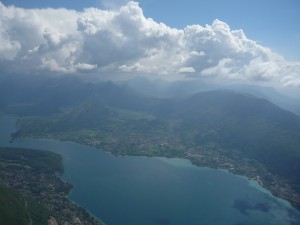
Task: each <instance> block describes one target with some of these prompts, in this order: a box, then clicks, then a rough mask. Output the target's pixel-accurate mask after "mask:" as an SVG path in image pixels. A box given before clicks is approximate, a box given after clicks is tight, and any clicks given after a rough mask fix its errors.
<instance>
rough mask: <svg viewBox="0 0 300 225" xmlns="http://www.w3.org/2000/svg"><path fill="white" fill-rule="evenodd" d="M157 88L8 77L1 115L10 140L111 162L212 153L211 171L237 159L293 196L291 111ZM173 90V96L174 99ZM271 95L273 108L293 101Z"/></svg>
mask: <svg viewBox="0 0 300 225" xmlns="http://www.w3.org/2000/svg"><path fill="white" fill-rule="evenodd" d="M141 83H144V84H143V85H142V84H141ZM138 84H140V87H139V88H136V87H137V86H138ZM160 84H161V85H160V86H159V85H157V83H155V82H151V81H148V80H144V79H140V80H134V81H132V80H131V81H126V82H119V83H114V82H111V81H108V82H101V83H97V82H95V83H91V82H83V81H81V80H80V79H77V78H45V79H35V82H34V83H33V82H22V81H20V80H13V78H7V79H4V80H2V82H0V90H1V95H0V106H1V107H0V111H1V113H3V114H14V115H17V116H18V117H19V118H20V119H19V122H18V128H19V130H18V131H17V132H16V133H15V134H14V136H13V137H14V138H20V137H23V138H28V137H31V138H41V137H42V138H56V139H61V140H72V141H75V142H79V143H83V144H89V145H93V146H96V147H99V148H102V149H104V150H107V151H110V152H112V153H114V154H117V155H119V154H122V155H124V154H125V155H126V154H129V155H148V156H167V157H186V158H189V157H188V156H190V155H191V152H192V153H193V154H198V155H201V154H202V155H203V154H204V153H205V154H208V155H209V154H212V153H213V154H212V155H211V156H210V157H211V159H209V160H214V161H216V163H215V164H214V165H212V166H215V167H219V166H218V163H220V162H218V161H217V160H216V158H218V157H219V155H220V157H225V158H228V160H227V161H228V162H232V161H233V159H234V157H236V155H240V157H241V158H242V159H241V160H240V164H241V165H239V166H240V167H242V166H243V165H242V164H243V163H244V164H245V165H246V164H247V165H248V164H249V163H248V162H253V167H255V166H256V165H259V166H260V167H262V168H264V171H266V172H264V174H267V173H270V174H272V175H273V177H276V178H277V177H278V178H279V180H280V182H283V183H284V182H285V183H286V184H288V185H289V186H291V187H292V188H291V189H292V190H293V191H294V192H293V193H297V194H298V195H299V196H300V183H299V174H300V163H299V162H300V118H299V116H298V115H296V114H295V112H296V108H297V107H295V111H294V112H291V111H288V110H287V108H288V107H283V105H280V104H278V105H276V104H274V103H275V102H276V101H275V100H274V101H273V100H271V99H272V97H271V95H269V97H265V96H266V95H267V94H264V95H262V94H261V93H262V90H266V89H263V88H261V87H251V88H250V89H251V90H252V91H248V92H247V88H245V87H244V88H242V87H237V86H235V87H232V88H228V87H226V88H224V87H218V88H216V87H213V86H212V85H205V83H203V82H199V83H194V84H192V83H189V82H183V83H179V82H177V83H175V84H172V85H170V84H167V83H164V85H162V83H160ZM192 86H193V88H192ZM143 87H145V89H143ZM179 87H180V88H179ZM197 87H198V90H199V91H198V93H197V92H196V90H197ZM247 87H248V88H249V86H247ZM179 89H180V90H181V91H180V93H181V94H180V96H178V95H174V93H176V92H177V91H174V90H179ZM11 90H18V91H17V92H12V91H11ZM142 90H144V91H142ZM151 90H152V91H154V92H155V90H156V93H154V94H151V93H152V91H151ZM243 90H245V91H243ZM258 90H260V91H258ZM270 92H272V96H273V97H274V96H275V94H274V93H277V92H275V91H273V90H272V91H270V89H268V91H265V92H264V93H270ZM172 93H173V94H172ZM178 93H179V92H177V94H178ZM278 95H279V96H280V97H279V98H277V99H278V102H280V101H282V100H283V99H290V100H291V101H292V100H293V99H291V98H289V97H287V96H284V97H283V95H281V94H278ZM263 97H264V98H263ZM294 100H295V99H294ZM295 101H296V100H295ZM283 108H284V109H283ZM198 158H199V157H198ZM234 160H235V162H236V161H238V160H237V159H234ZM227 161H226V162H227ZM246 162H247V163H246ZM200 164H201V163H200ZM227 164H228V163H227ZM220 167H221V166H220ZM262 177H263V176H262ZM267 180H268V179H267V178H265V180H264V182H268V181H267ZM272 182H273V183H274V182H275V181H272ZM272 182H269V183H272ZM270 185H271V186H272V185H275V184H270ZM270 185H267V186H270ZM286 198H287V197H286ZM288 200H290V199H288ZM294 205H296V206H297V207H299V205H297V204H296V203H294Z"/></svg>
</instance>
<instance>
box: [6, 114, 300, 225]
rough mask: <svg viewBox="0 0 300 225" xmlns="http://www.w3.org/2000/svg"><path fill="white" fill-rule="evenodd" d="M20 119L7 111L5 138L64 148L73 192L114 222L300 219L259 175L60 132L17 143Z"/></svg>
mask: <svg viewBox="0 0 300 225" xmlns="http://www.w3.org/2000/svg"><path fill="white" fill-rule="evenodd" d="M15 122H16V119H15V118H13V117H7V116H5V117H1V118H0V146H2V147H4V146H5V147H23V148H34V149H44V150H49V151H52V152H57V153H60V154H61V155H62V156H63V164H64V168H65V171H64V174H63V175H62V179H63V180H65V181H67V182H69V183H72V184H73V185H74V189H73V190H72V191H71V193H70V196H69V198H70V199H71V200H72V201H74V202H75V203H76V204H78V205H80V206H82V207H84V208H85V209H86V210H88V211H89V212H90V213H92V214H93V215H94V216H96V217H97V218H99V219H101V220H102V221H103V222H104V223H105V224H107V225H266V224H268V225H272V224H274V225H281V224H282V225H296V224H300V213H299V212H298V211H297V210H295V209H294V208H292V207H291V206H290V205H289V203H287V202H286V201H284V200H281V199H279V198H276V197H274V196H272V195H271V194H270V193H269V192H268V191H266V190H265V189H263V188H261V187H259V185H258V184H257V182H255V181H249V180H248V179H246V178H245V177H242V176H236V175H232V174H230V173H228V172H226V171H223V170H216V169H209V168H200V167H196V166H194V165H192V164H191V163H190V162H189V161H187V160H183V159H166V158H158V157H153V158H150V157H134V156H124V157H116V156H113V155H111V154H110V153H107V152H105V151H102V150H99V149H95V148H93V147H89V146H84V145H80V144H76V143H73V142H61V141H56V140H17V141H15V142H14V143H9V139H10V134H11V133H12V132H14V131H15Z"/></svg>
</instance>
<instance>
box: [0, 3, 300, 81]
mask: <svg viewBox="0 0 300 225" xmlns="http://www.w3.org/2000/svg"><path fill="white" fill-rule="evenodd" d="M103 2H104V1H103ZM105 2H106V3H107V4H108V1H105ZM120 2H124V3H125V2H127V1H120ZM0 8H1V9H2V11H1V17H0V43H1V45H0V66H1V72H2V73H5V72H10V73H25V72H27V73H43V72H47V73H57V74H65V73H68V74H72V73H74V74H75V73H76V74H81V73H87V72H89V73H94V74H98V75H99V76H101V74H102V73H103V74H106V76H107V74H109V73H111V74H118V73H120V74H121V75H123V74H124V73H125V74H126V73H130V74H132V73H137V74H143V75H148V76H154V75H155V76H168V77H172V76H173V77H176V78H178V76H179V77H180V76H182V77H184V76H189V75H188V74H193V77H203V78H205V77H210V78H214V79H234V80H244V81H261V82H268V81H269V82H277V83H279V84H282V85H286V86H300V81H299V80H300V78H299V77H300V62H289V61H287V60H285V59H284V58H283V57H282V56H280V55H278V54H276V53H274V52H273V51H272V50H270V49H269V48H266V47H264V46H261V45H259V44H257V43H256V42H255V41H253V40H250V39H248V38H247V36H246V35H245V34H244V32H243V31H242V30H232V29H231V28H230V26H229V25H228V24H226V23H224V22H222V21H220V20H217V19H216V20H215V21H214V22H213V23H212V24H211V25H205V26H201V25H192V26H187V27H185V28H184V29H176V28H171V27H169V26H167V25H166V24H163V23H157V22H156V21H154V20H153V19H151V18H146V17H145V16H144V14H143V10H142V9H141V8H140V6H139V4H138V3H137V2H133V1H130V2H128V3H127V4H125V5H124V6H122V7H109V8H111V9H109V10H101V9H97V8H88V9H85V10H84V11H83V12H79V11H75V10H67V9H22V8H17V7H14V6H6V5H4V4H2V3H1V2H0Z"/></svg>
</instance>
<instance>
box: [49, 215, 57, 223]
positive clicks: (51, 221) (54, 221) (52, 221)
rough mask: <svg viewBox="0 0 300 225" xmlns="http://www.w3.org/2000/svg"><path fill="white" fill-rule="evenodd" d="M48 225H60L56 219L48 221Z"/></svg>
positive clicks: (51, 218)
mask: <svg viewBox="0 0 300 225" xmlns="http://www.w3.org/2000/svg"><path fill="white" fill-rule="evenodd" d="M48 225H58V224H57V222H56V220H55V218H54V217H52V216H51V217H50V218H49V220H48Z"/></svg>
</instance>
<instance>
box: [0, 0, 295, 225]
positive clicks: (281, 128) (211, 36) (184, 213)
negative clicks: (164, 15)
mask: <svg viewBox="0 0 300 225" xmlns="http://www.w3.org/2000/svg"><path fill="white" fill-rule="evenodd" d="M204 2H206V1H204ZM204 2H203V4H204ZM22 4H24V3H19V2H18V1H12V2H9V1H2V2H0V14H1V17H0V45H1V47H0V120H1V121H0V124H2V129H1V130H0V135H1V136H0V147H1V148H0V167H1V172H0V189H1V193H0V197H1V198H0V202H1V201H2V203H3V202H4V203H3V204H4V206H3V208H1V210H2V211H3V212H5V213H3V216H2V214H1V215H0V225H1V224H24V225H25V224H32V221H33V223H34V224H47V223H48V220H49V219H50V224H51V225H55V224H56V223H58V225H64V224H104V223H105V224H107V225H117V224H120V221H121V220H122V221H124V222H125V223H128V224H129V223H130V224H134V225H141V223H143V224H144V225H167V224H174V225H180V224H181V225H182V223H183V221H185V218H189V219H187V220H186V223H187V224H186V225H193V224H205V222H204V223H203V221H207V224H216V225H218V224H221V221H222V220H223V222H224V223H223V224H228V225H236V224H248V222H249V223H256V224H266V221H268V220H269V219H270V218H272V221H273V222H274V224H287V225H289V224H291V225H295V224H298V223H299V222H300V213H299V209H300V177H299V174H300V61H299V59H300V58H297V57H299V56H294V57H291V55H294V53H292V52H293V50H292V49H289V48H288V47H287V49H289V50H288V51H289V52H290V55H289V54H287V55H288V56H283V55H282V54H281V53H278V52H276V50H278V51H280V49H281V47H280V45H279V44H278V46H277V47H278V48H275V47H273V48H270V47H266V46H264V45H263V44H261V43H259V42H257V41H254V40H252V39H251V38H248V37H247V34H245V32H244V31H243V30H242V29H240V28H238V29H237V28H231V27H230V25H229V24H227V23H226V22H223V21H222V20H221V19H217V18H215V20H213V21H212V22H211V24H206V25H197V24H196V25H186V26H184V27H177V28H176V27H171V25H168V24H165V23H163V22H160V21H156V20H155V18H150V17H148V16H146V12H147V15H148V13H149V12H151V10H150V9H151V7H150V6H149V4H150V3H149V2H148V1H141V2H140V3H138V2H134V1H129V2H127V1H126V2H125V1H112V2H111V3H110V2H108V1H101V3H99V4H98V5H97V6H95V5H91V6H93V7H88V6H86V7H84V8H76V7H81V6H80V4H79V3H77V4H78V5H76V4H75V3H74V6H69V5H66V6H65V8H64V7H58V8H57V7H55V6H54V5H53V7H52V6H51V5H49V6H48V7H44V6H37V7H36V8H34V7H32V6H30V4H31V3H30V1H29V3H28V4H29V5H26V4H25V5H22ZM43 4H46V3H43ZM53 4H54V3H53ZM66 4H67V3H66ZM90 4H92V3H90ZM153 4H155V3H153ZM191 4H192V3H191ZM193 4H196V3H193ZM205 4H208V3H205ZM236 4H238V3H236ZM276 4H278V3H276ZM276 4H275V5H276ZM286 4H290V5H289V7H290V6H291V4H296V3H295V2H294V1H292V0H290V1H288V3H286ZM75 6H76V7H75ZM142 6H145V12H144V9H143V8H142ZM276 6H277V5H276ZM296 6H297V7H298V9H300V5H299V4H296ZM72 7H75V8H72ZM147 7H149V8H147ZM161 7H164V5H162V6H161ZM237 7H241V6H239V5H237ZM148 10H149V11H148ZM274 10H275V8H274ZM275 11H276V10H275ZM276 12H277V11H276ZM270 13H271V12H270ZM154 15H155V14H154ZM204 15H205V14H203V16H204ZM258 15H259V12H258ZM245 16H246V15H245ZM273 16H274V15H273ZM291 16H294V17H297V15H296V14H295V15H294V14H293V11H291ZM49 18H51V19H49ZM228 18H229V17H228ZM244 19H245V18H244ZM242 20H243V19H242ZM245 21H246V20H245ZM245 21H244V23H245V24H246V22H245ZM235 26H236V25H234V27H235ZM248 28H249V31H251V29H250V27H248ZM285 29H286V32H288V31H289V30H288V28H285ZM270 32H271V31H270ZM289 32H291V35H295V36H296V33H297V32H298V35H299V29H298V30H296V31H294V30H293V32H294V33H293V32H292V31H289ZM250 33H251V32H250ZM251 34H252V35H254V34H253V33H251ZM262 37H263V36H262ZM295 48H298V49H299V45H295ZM291 58H293V59H291ZM295 58H296V59H295ZM58 140H59V141H62V142H58ZM75 143H76V144H75ZM51 146H53V147H51ZM36 148H38V149H39V150H41V149H42V150H47V151H50V152H52V153H50V152H45V151H38V150H33V149H36ZM72 148H74V151H72ZM94 150H96V152H97V151H98V153H94ZM84 151H86V155H85V153H84ZM103 151H104V152H103ZM105 152H109V153H110V154H111V155H109V156H107V155H106V153H105ZM79 156H80V157H82V160H83V162H85V163H88V162H87V161H88V160H90V163H91V165H94V163H95V168H97V170H99V171H100V170H106V168H107V171H110V172H107V173H102V172H103V171H102V172H101V173H100V172H99V173H100V174H101V176H103V177H102V178H101V176H100V177H97V176H96V172H97V171H90V170H91V168H90V166H88V165H86V166H82V164H80V163H79V162H80V160H79V159H80V157H79ZM129 156H130V157H129ZM97 157H99V158H97ZM145 157H149V159H148V158H145ZM150 157H151V158H150ZM139 160H141V161H139ZM172 160H175V161H172ZM176 160H179V161H178V162H177V161H176ZM182 160H183V161H182ZM185 160H188V161H185ZM97 162H99V163H100V162H101V163H100V164H101V165H102V167H101V166H100V165H98V164H97ZM116 162H118V163H116ZM174 162H175V163H174ZM188 162H190V163H191V164H189V163H188ZM143 163H144V164H143ZM164 163H165V164H164ZM181 163H182V164H181ZM175 164H176V165H175ZM192 164H193V165H192ZM104 165H105V166H106V167H105V166H104ZM170 165H172V166H174V167H169V166H170ZM180 165H181V166H182V165H184V166H182V167H180ZM196 166H197V167H196ZM76 167H78V168H81V172H80V173H79V172H74V171H77V170H76ZM108 167H111V168H108ZM64 168H65V170H64ZM70 168H72V171H73V173H72V171H70ZM120 168H121V169H120ZM134 168H136V169H134ZM178 168H180V169H178ZM183 168H189V169H186V172H183V170H184V169H183ZM195 168H197V169H195ZM200 168H210V169H209V170H208V171H207V172H203V171H202V170H201V169H200ZM144 169H145V171H144V172H143V170H144ZM211 169H222V170H225V171H228V172H230V173H231V174H234V175H242V176H243V177H246V178H247V179H249V180H251V181H247V182H248V183H247V184H245V182H244V180H242V179H244V178H240V177H239V178H237V177H236V176H233V175H225V173H224V174H223V172H222V171H219V170H217V171H218V172H212V171H214V170H211ZM85 170H86V171H85ZM136 170H140V171H138V172H137V171H136ZM158 170H161V173H159V172H157V171H158ZM116 171H123V172H124V171H128V172H131V173H132V176H125V175H122V176H124V177H125V178H124V179H123V178H121V177H122V176H121V174H122V173H121V172H118V173H117V172H116ZM133 171H135V172H133ZM149 171H150V172H149ZM151 171H152V172H151ZM184 171H185V170H184ZM187 171H188V172H187ZM195 171H198V172H195ZM200 171H201V172H200ZM81 173H82V174H88V173H90V174H91V175H90V177H89V175H85V177H84V178H83V177H80V175H79V174H81ZM110 173H111V174H110ZM143 173H144V174H145V175H144V176H145V177H144V178H143ZM185 173H186V174H185ZM195 173H197V174H198V173H199V174H201V176H203V180H202V179H200V180H198V178H197V176H196V175H195ZM154 174H156V175H155V176H157V177H156V178H155V179H154V178H153V177H152V176H153V175H154ZM157 174H161V176H166V177H165V181H166V183H164V182H163V181H162V180H159V176H158V175H157ZM177 175H178V177H177ZM199 176H200V175H199ZM174 177H177V179H175V178H174ZM218 177H219V178H218ZM59 178H63V181H62V180H61V179H59ZM89 178H91V179H90V180H89ZM146 178H147V179H146ZM80 179H82V180H84V181H85V182H86V183H85V184H86V187H83V186H81V184H80ZM101 179H103V183H101ZM152 179H153V180H152ZM207 179H208V180H207ZM210 179H211V180H210ZM222 179H224V180H223V184H224V190H225V189H226V188H225V187H230V184H229V182H233V183H234V184H235V185H236V186H235V189H232V190H235V194H236V195H235V194H234V193H233V192H230V191H229V189H228V196H226V197H228V199H227V198H226V199H225V197H224V199H223V197H219V199H218V200H217V199H216V198H215V196H218V195H219V194H220V192H221V189H220V190H219V189H218V190H217V189H216V190H217V191H215V192H212V193H213V194H211V195H213V196H210V195H209V194H207V196H210V198H208V199H206V198H205V201H208V203H207V205H199V204H198V203H197V201H201V200H199V199H198V200H197V201H193V199H192V197H191V196H187V197H186V198H182V196H184V195H185V194H186V192H185V193H182V192H181V191H182V190H189V189H190V188H192V187H195V189H193V191H190V193H193V195H195V196H198V194H200V195H199V198H204V197H203V196H202V195H201V193H202V194H203V193H206V191H207V190H209V188H208V189H207V187H208V186H202V185H203V184H207V185H212V186H214V185H213V184H218V185H220V184H221V185H222ZM235 179H241V180H239V181H237V180H235ZM117 180H120V183H117V182H116V181H117ZM146 180H148V181H149V182H150V181H153V182H154V183H155V187H152V189H153V192H151V189H150V187H149V189H148V188H146V187H144V186H143V184H147V185H148V186H149V185H150V186H151V183H147V182H146ZM45 181H46V183H45ZM104 181H105V182H106V185H108V184H109V183H110V182H112V183H111V186H106V185H105V184H104V183H105V182H104ZM184 181H185V182H184ZM194 181H195V182H194ZM198 181H199V182H198ZM253 181H255V182H256V185H257V186H259V187H260V189H259V188H257V187H256V188H254V189H255V191H253V190H252V189H251V188H253V187H250V186H251V184H252V183H251V182H253ZM73 182H74V186H73ZM144 182H145V183H144ZM168 182H169V183H168ZM172 182H173V183H174V182H175V183H176V182H179V183H180V182H182V183H180V185H182V188H183V189H182V190H180V189H177V188H179V187H181V186H180V185H178V187H176V188H175V187H174V189H172V191H170V194H171V193H172V194H174V195H176V193H177V195H179V193H180V196H179V197H178V199H181V201H183V202H184V201H185V200H186V201H187V204H185V203H183V204H182V208H176V210H177V211H180V212H181V213H179V214H178V217H176V218H175V217H174V218H171V215H172V214H174V213H173V211H171V209H172V207H171V205H168V204H166V205H164V201H163V200H162V201H161V202H160V203H159V202H152V200H151V199H150V198H148V197H149V196H152V195H153V196H161V194H162V193H160V192H159V191H158V190H159V187H160V185H161V190H166V189H167V188H166V187H169V186H172V184H173V183H172ZM233 183H232V185H233ZM129 184H130V185H131V186H130V187H129V186H127V185H129ZM93 185H94V186H93ZM164 185H165V186H164ZM249 185H250V186H249ZM34 186H35V188H34ZM120 186H123V187H124V189H118V187H120ZM157 187H158V189H156V188H157ZM196 187H197V188H199V189H198V192H197V190H196ZM242 187H243V188H245V193H244V192H242V191H241V192H240V188H242ZM72 188H73V191H72V192H70V190H71V189H72ZM143 188H144V189H143ZM88 190H90V193H89V191H88ZM97 190H98V192H97ZM100 190H101V191H100ZM134 190H136V192H137V193H143V190H144V191H145V193H147V194H145V195H144V196H143V194H141V195H139V194H138V196H139V197H140V198H141V199H143V198H144V197H145V199H147V201H149V208H148V211H147V201H146V200H145V205H144V206H142V207H140V208H134V206H133V208H134V210H136V212H139V213H136V215H134V214H135V213H134V212H133V211H134V210H132V211H130V210H129V208H128V210H127V211H126V210H125V211H124V214H123V213H122V212H121V211H119V210H117V209H116V212H118V213H119V214H120V215H119V216H120V217H119V218H120V220H117V219H115V217H118V215H114V213H113V208H114V207H118V205H122V204H125V203H124V202H126V201H129V200H127V198H128V199H129V198H130V196H131V198H132V195H131V194H132V193H133V192H134ZM263 190H264V191H263ZM105 191H107V198H106V197H105V196H106V195H105ZM114 191H115V192H114ZM123 191H124V192H123ZM131 191H133V192H131ZM140 191H141V192H140ZM194 191H195V192H194ZM85 192H86V194H85ZM100 192H101V193H100ZM121 192H122V194H121ZM265 192H267V193H269V194H265ZM126 193H127V194H126ZM262 193H264V194H262ZM89 194H90V195H89ZM119 194H120V195H119ZM123 194H124V195H123ZM238 194H240V195H238ZM85 195H86V196H85ZM224 195H226V193H224ZM47 196H48V197H47ZM90 196H94V200H93V198H91V197H90ZM108 196H116V197H110V198H108ZM118 196H119V197H118ZM162 196H164V194H162ZM170 196H171V195H170ZM221 196H222V195H221ZM245 196H252V197H253V199H252V200H253V201H252V200H251V199H249V198H248V197H245ZM262 196H263V197H262ZM100 197H101V198H103V199H105V202H102V203H101V198H100ZM140 198H138V199H140ZM3 199H4V200H3ZM88 199H90V200H88ZM95 199H97V201H99V203H97V202H95ZM125 199H126V201H124V200H125ZM152 199H155V198H152ZM170 199H172V200H170ZM170 199H169V200H168V201H169V202H170V203H171V202H173V200H174V197H173V195H172V197H170ZM209 199H212V200H211V202H210V201H209ZM283 200H284V201H283ZM123 201H124V202H123ZM219 201H220V202H219ZM6 202H10V203H11V204H9V205H8V204H7V203H6ZM25 202H26V203H25ZM141 202H143V201H139V200H137V202H134V203H135V206H136V205H138V204H141ZM2 203H1V204H2ZM28 204H29V206H28ZM98 204H99V205H98ZM222 204H224V207H223V206H222ZM23 205H24V206H23ZM154 205H160V207H157V210H155V207H154V208H152V207H153V206H154ZM189 205H193V207H194V208H193V210H195V211H193V210H191V211H190V213H191V216H190V217H189V216H188V207H189ZM211 205H212V206H211ZM105 206H107V207H105ZM206 206H207V207H206ZM208 206H211V207H212V209H214V210H212V211H211V212H210V211H207V210H208V209H209V207H208ZM164 207H165V208H164ZM185 207H186V208H185ZM197 207H199V208H197ZM201 207H202V208H201ZM219 207H220V208H219ZM222 207H223V209H222V210H221V212H220V213H219V214H217V218H218V219H217V220H216V221H215V222H213V220H211V217H210V216H209V215H210V213H212V214H213V213H214V212H213V211H217V210H220V209H221V208H222ZM38 208H40V209H38ZM133 208H132V209H133ZM139 210H141V211H139ZM165 210H166V211H165ZM176 210H175V211H176ZM223 210H224V211H223ZM230 210H232V211H230ZM150 212H153V214H151V213H150ZM162 212H163V213H165V214H163V213H162ZM196 212H203V217H201V213H196ZM204 212H205V213H204ZM251 212H256V213H258V216H257V217H255V216H253V215H254V214H253V213H251ZM12 213H13V214H16V213H18V214H20V215H22V216H20V220H18V219H16V218H14V219H12V218H13V217H12V216H11V215H12ZM116 214H117V213H116ZM150 214H151V215H150ZM230 214H232V215H234V216H233V217H232V218H233V219H230V217H229V216H228V217H227V216H225V215H230ZM275 214H276V216H275V217H274V216H272V215H275ZM194 216H195V217H194ZM222 216H224V217H222ZM121 218H122V219H121ZM192 218H194V219H192ZM201 219H203V221H201ZM20 221H21V222H20Z"/></svg>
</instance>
